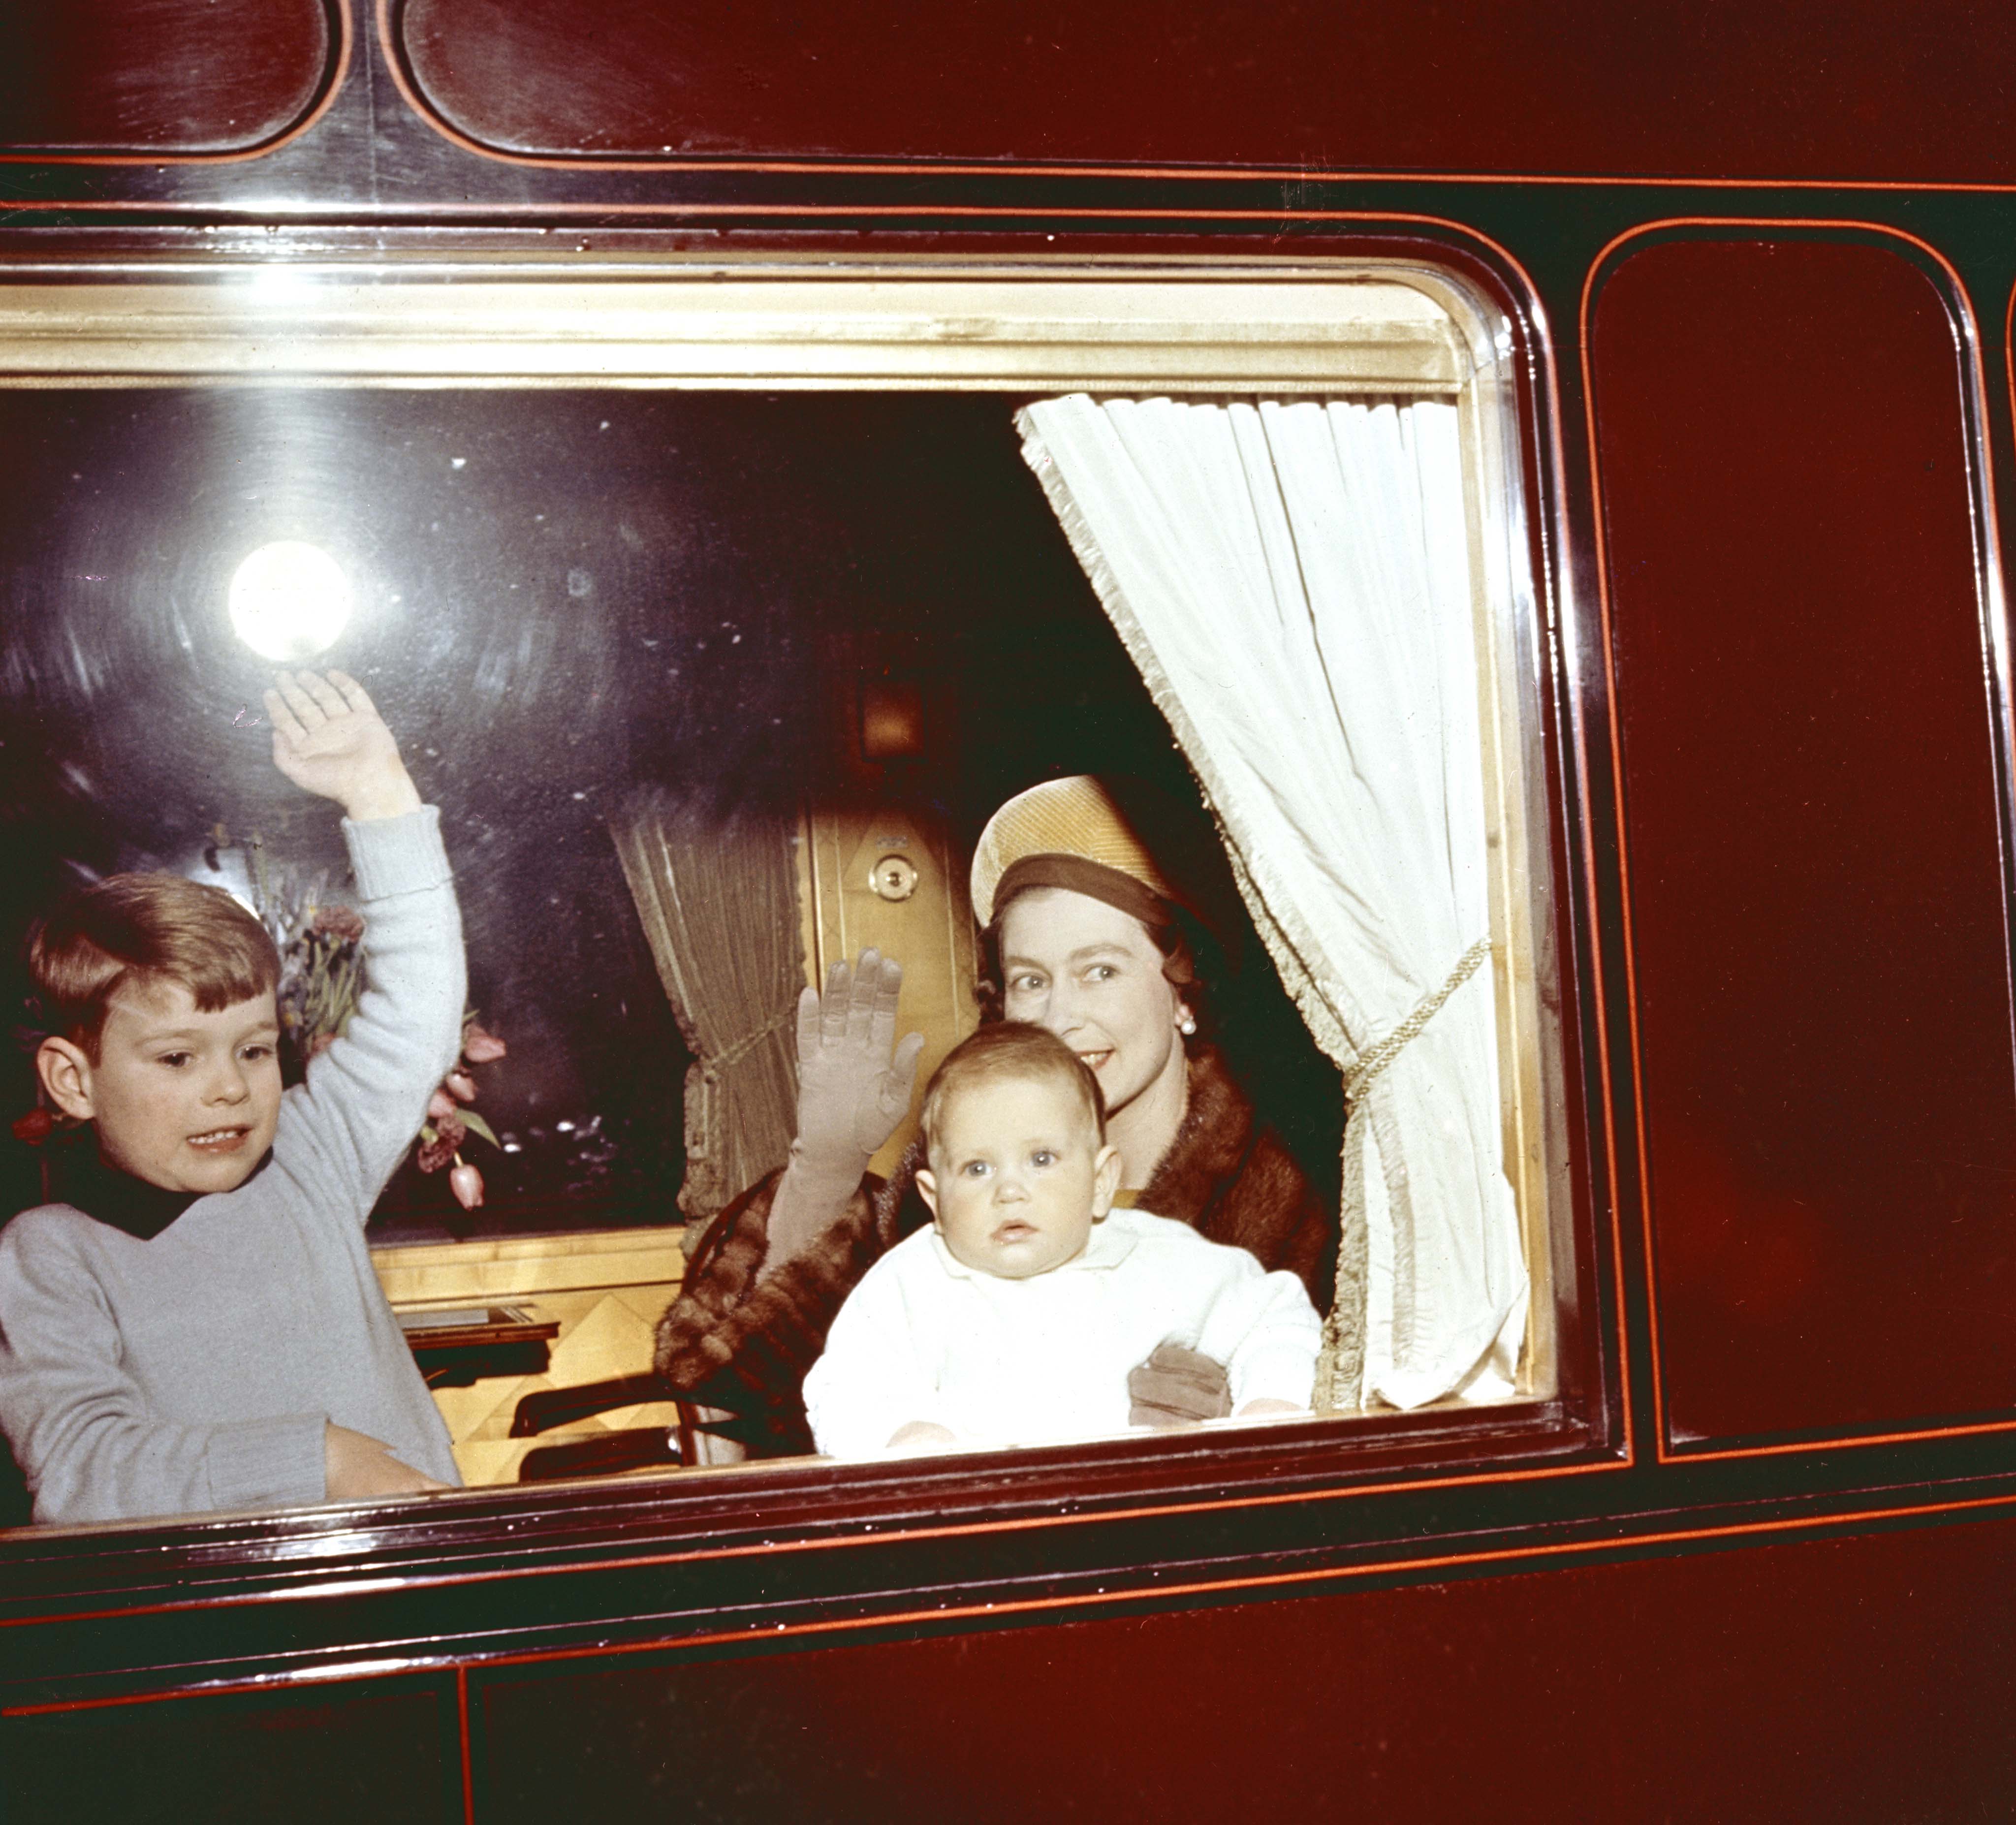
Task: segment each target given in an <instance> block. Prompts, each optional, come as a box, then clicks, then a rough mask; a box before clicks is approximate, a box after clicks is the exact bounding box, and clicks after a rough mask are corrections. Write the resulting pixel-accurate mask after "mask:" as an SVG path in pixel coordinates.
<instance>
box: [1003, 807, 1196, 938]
mask: <svg viewBox="0 0 2016 1825" xmlns="http://www.w3.org/2000/svg"><path fill="white" fill-rule="evenodd" d="M970 886H971V889H972V895H973V914H974V917H975V918H976V919H977V920H979V921H980V923H981V924H982V925H992V923H994V921H995V920H996V919H997V918H999V916H1000V913H1001V909H1002V908H1003V906H1005V905H1006V904H1007V902H1008V901H1009V899H1010V898H1011V897H1012V896H1013V895H1015V894H1017V893H1020V892H1021V891H1022V890H1023V889H1024V887H1064V888H1067V889H1068V890H1069V891H1071V892H1074V893H1081V894H1087V895H1090V896H1091V897H1092V898H1094V899H1097V900H1103V901H1105V902H1107V904H1108V905H1112V906H1117V907H1118V908H1119V909H1120V910H1121V912H1123V913H1129V914H1132V916H1134V917H1135V918H1136V919H1139V920H1140V921H1141V922H1142V923H1143V924H1144V925H1148V926H1156V925H1161V924H1165V923H1167V922H1168V916H1169V909H1170V907H1171V906H1172V905H1174V904H1175V902H1177V900H1178V899H1179V895H1177V894H1176V893H1175V891H1174V890H1172V888H1171V887H1170V885H1169V884H1168V881H1167V880H1165V879H1164V878H1163V877H1162V873H1161V869H1158V868H1157V867H1156V866H1155V862H1154V857H1153V856H1151V855H1150V854H1149V853H1148V851H1147V846H1146V845H1145V844H1143V842H1142V841H1141V839H1140V838H1139V837H1137V836H1136V834H1135V833H1134V830H1133V828H1132V826H1130V825H1129V823H1128V822H1127V819H1125V817H1124V816H1123V815H1121V811H1120V808H1119V807H1118V805H1115V804H1114V801H1113V799H1112V797H1111V794H1108V793H1107V790H1106V788H1105V787H1103V786H1102V785H1100V783H1099V782H1098V781H1097V780H1096V779H1093V778H1091V777H1090V776H1088V775H1086V774H1082V773H1080V774H1077V775H1075V776H1072V777H1071V778H1070V779H1047V780H1046V781H1044V783H1042V785H1040V786H1031V787H1030V788H1029V789H1028V791H1026V792H1018V793H1017V794H1016V795H1015V796H1014V797H1013V798H1011V799H1010V800H1009V801H1008V802H1007V803H1006V805H1003V806H1002V807H1001V808H1000V809H999V811H997V812H995V814H994V815H993V816H992V817H991V818H989V819H988V820H987V828H986V829H985V830H982V831H981V833H980V841H979V842H978V843H977V844H975V845H974V851H973V873H972V877H971V880H970Z"/></svg>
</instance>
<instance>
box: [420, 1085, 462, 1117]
mask: <svg viewBox="0 0 2016 1825" xmlns="http://www.w3.org/2000/svg"><path fill="white" fill-rule="evenodd" d="M454 1113H455V1099H454V1097H452V1096H450V1095H449V1094H448V1092H447V1091H445V1090H437V1091H435V1092H434V1094H433V1095H432V1096H430V1097H428V1099H427V1120H428V1121H447V1120H448V1118H449V1117H450V1116H451V1115H452V1114H454Z"/></svg>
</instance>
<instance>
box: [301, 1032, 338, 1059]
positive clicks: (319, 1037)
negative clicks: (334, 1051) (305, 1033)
mask: <svg viewBox="0 0 2016 1825" xmlns="http://www.w3.org/2000/svg"><path fill="white" fill-rule="evenodd" d="M335 1043H336V1035H334V1034H333V1033H318V1034H316V1035H315V1037H314V1038H312V1039H311V1040H310V1041H309V1042H308V1056H309V1057H310V1058H311V1059H317V1058H319V1057H321V1056H322V1054H323V1053H325V1052H326V1051H327V1050H328V1049H329V1047H330V1046H333V1045H334V1044H335Z"/></svg>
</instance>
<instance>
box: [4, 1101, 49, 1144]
mask: <svg viewBox="0 0 2016 1825" xmlns="http://www.w3.org/2000/svg"><path fill="white" fill-rule="evenodd" d="M55 1126H56V1118H55V1117H54V1116H53V1115H52V1114H50V1113H49V1110H46V1109H31V1110H29V1111H28V1113H27V1114H25V1115H17V1116H16V1117H15V1118H14V1138H15V1139H16V1140H23V1141H26V1142H27V1143H28V1145H29V1146H31V1147H38V1146H41V1144H42V1143H43V1142H44V1141H45V1140H47V1139H49V1131H50V1130H51V1129H52V1128H54V1127H55Z"/></svg>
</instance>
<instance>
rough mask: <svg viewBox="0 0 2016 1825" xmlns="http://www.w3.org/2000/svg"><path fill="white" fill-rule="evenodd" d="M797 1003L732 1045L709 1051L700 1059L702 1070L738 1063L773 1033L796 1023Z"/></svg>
mask: <svg viewBox="0 0 2016 1825" xmlns="http://www.w3.org/2000/svg"><path fill="white" fill-rule="evenodd" d="M797 1018H798V1010H797V1003H796V1002H793V1003H792V1005H791V1006H790V1007H788V1008H787V1009H786V1010H784V1012H783V1013H780V1014H779V1015H778V1017H776V1019H775V1020H769V1021H765V1023H764V1024H763V1025H761V1026H760V1027H758V1028H757V1029H756V1031H754V1032H753V1033H745V1034H744V1035H743V1036H742V1037H741V1038H740V1039H738V1040H736V1042H735V1043H734V1044H733V1046H723V1047H722V1049H721V1050H720V1051H718V1052H714V1053H708V1054H707V1056H704V1057H703V1058H702V1059H701V1060H700V1065H701V1067H702V1068H703V1069H704V1070H707V1071H725V1070H727V1069H728V1067H729V1066H730V1065H732V1064H740V1063H741V1062H742V1060H743V1059H745V1058H747V1056H749V1054H750V1053H752V1052H754V1050H755V1049H756V1048H757V1047H758V1046H761V1044H762V1043H763V1042H764V1041H765V1040H766V1039H768V1038H769V1037H770V1036H771V1035H772V1034H774V1033H781V1032H783V1030H784V1029H785V1028H787V1027H790V1026H795V1025H796V1024H797Z"/></svg>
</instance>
